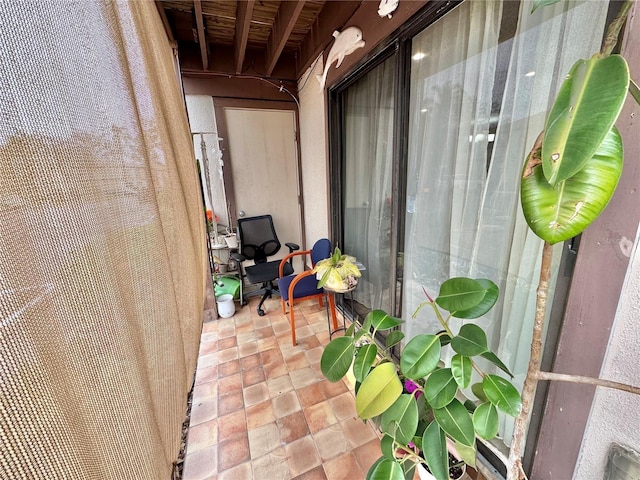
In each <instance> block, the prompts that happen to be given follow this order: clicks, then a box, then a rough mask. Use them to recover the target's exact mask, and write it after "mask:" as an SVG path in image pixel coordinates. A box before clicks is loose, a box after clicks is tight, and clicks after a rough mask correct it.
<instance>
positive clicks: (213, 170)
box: [185, 95, 229, 225]
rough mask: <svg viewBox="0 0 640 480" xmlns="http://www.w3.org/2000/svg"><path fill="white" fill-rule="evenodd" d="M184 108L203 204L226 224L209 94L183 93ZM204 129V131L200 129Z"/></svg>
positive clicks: (218, 156) (225, 203)
mask: <svg viewBox="0 0 640 480" xmlns="http://www.w3.org/2000/svg"><path fill="white" fill-rule="evenodd" d="M185 99H186V103H187V112H188V114H189V128H190V130H191V133H192V137H193V149H194V151H195V153H196V158H197V159H198V160H199V162H200V167H201V172H202V186H203V188H204V196H205V205H206V207H207V208H212V206H211V204H212V203H213V208H212V210H213V211H214V212H215V213H216V215H218V217H219V218H220V223H222V224H223V225H229V223H228V216H227V207H226V205H227V202H226V200H225V194H224V186H223V183H222V170H221V169H222V164H221V163H220V158H221V155H222V154H221V152H220V147H219V143H218V134H217V131H218V129H217V126H216V118H215V114H214V110H213V98H211V97H210V96H209V95H185ZM204 132H208V133H204ZM199 133H203V134H204V142H205V150H206V153H207V158H208V161H209V176H208V178H209V180H210V183H211V198H209V195H208V189H207V176H206V175H205V172H204V163H203V161H202V158H203V156H202V145H201V141H202V138H201V137H202V136H201V135H199Z"/></svg>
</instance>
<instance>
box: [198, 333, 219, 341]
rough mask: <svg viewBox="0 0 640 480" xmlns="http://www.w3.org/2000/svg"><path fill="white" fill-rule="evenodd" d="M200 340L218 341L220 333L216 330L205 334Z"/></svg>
mask: <svg viewBox="0 0 640 480" xmlns="http://www.w3.org/2000/svg"><path fill="white" fill-rule="evenodd" d="M200 340H201V341H203V342H212V341H218V331H217V330H216V331H213V332H209V333H203V334H202V336H201V337H200Z"/></svg>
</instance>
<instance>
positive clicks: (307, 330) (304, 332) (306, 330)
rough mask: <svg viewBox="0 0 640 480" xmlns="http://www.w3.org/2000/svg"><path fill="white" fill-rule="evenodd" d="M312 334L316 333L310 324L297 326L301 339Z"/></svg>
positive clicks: (297, 334) (297, 333) (297, 332)
mask: <svg viewBox="0 0 640 480" xmlns="http://www.w3.org/2000/svg"><path fill="white" fill-rule="evenodd" d="M312 335H314V332H313V330H312V329H311V327H310V326H309V325H304V326H302V327H300V326H296V336H297V337H298V338H299V339H300V341H302V339H304V338H306V337H310V336H312ZM316 341H317V340H316ZM315 346H316V347H317V346H318V345H315Z"/></svg>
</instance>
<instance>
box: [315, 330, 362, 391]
mask: <svg viewBox="0 0 640 480" xmlns="http://www.w3.org/2000/svg"><path fill="white" fill-rule="evenodd" d="M353 354H354V346H353V338H352V337H339V338H336V339H335V340H332V341H331V342H329V344H328V345H327V346H326V347H325V349H324V351H323V352H322V357H321V358H320V370H321V371H322V374H323V375H324V376H325V377H327V380H329V381H330V382H337V381H339V380H340V379H342V377H344V376H345V375H346V374H347V372H348V371H349V368H350V367H351V362H352V361H353Z"/></svg>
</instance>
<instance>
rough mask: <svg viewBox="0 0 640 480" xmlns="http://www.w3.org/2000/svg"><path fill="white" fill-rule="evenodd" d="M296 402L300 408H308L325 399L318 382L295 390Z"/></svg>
mask: <svg viewBox="0 0 640 480" xmlns="http://www.w3.org/2000/svg"><path fill="white" fill-rule="evenodd" d="M296 393H297V394H298V400H300V405H301V406H302V408H307V407H310V406H311V405H315V404H316V403H320V402H322V401H323V400H324V399H325V396H324V390H323V389H322V386H321V385H320V383H319V382H316V383H312V384H311V385H308V386H306V387H304V388H301V389H299V390H297V392H296Z"/></svg>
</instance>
